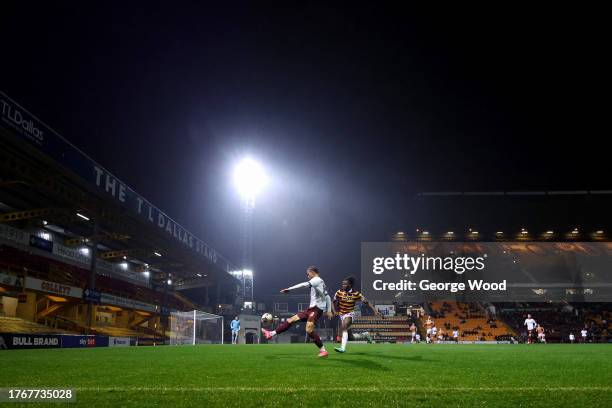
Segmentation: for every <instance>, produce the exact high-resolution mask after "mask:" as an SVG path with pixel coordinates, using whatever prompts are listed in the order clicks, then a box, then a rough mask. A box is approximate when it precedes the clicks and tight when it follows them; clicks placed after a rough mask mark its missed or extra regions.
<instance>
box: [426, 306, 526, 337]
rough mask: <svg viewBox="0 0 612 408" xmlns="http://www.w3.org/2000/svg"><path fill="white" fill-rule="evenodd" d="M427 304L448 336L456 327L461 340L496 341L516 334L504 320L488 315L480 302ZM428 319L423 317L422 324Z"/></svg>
mask: <svg viewBox="0 0 612 408" xmlns="http://www.w3.org/2000/svg"><path fill="white" fill-rule="evenodd" d="M427 306H428V309H429V310H430V311H431V317H432V319H433V320H434V323H435V325H436V327H437V328H438V330H440V329H443V330H444V332H445V335H446V336H447V337H450V336H451V334H452V331H453V330H455V329H457V330H459V340H460V341H496V340H507V339H509V338H510V337H512V336H516V333H515V332H514V330H512V329H511V328H510V327H509V326H508V325H507V324H506V323H504V322H503V321H502V320H500V319H498V318H493V317H488V316H487V313H486V311H485V310H484V308H483V307H482V306H481V305H480V304H478V303H461V302H453V301H448V302H446V301H439V302H431V303H429V304H428V305H427ZM426 320H427V316H423V317H421V326H424V325H425V321H426ZM423 334H424V333H421V336H423Z"/></svg>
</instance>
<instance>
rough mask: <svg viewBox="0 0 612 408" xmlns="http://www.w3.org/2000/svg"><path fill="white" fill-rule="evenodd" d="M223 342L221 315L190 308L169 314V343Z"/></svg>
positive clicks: (174, 344)
mask: <svg viewBox="0 0 612 408" xmlns="http://www.w3.org/2000/svg"><path fill="white" fill-rule="evenodd" d="M184 344H191V345H195V344H223V316H219V315H215V314H212V313H206V312H201V311H199V310H191V311H188V312H172V313H171V314H170V345H173V346H176V345H184Z"/></svg>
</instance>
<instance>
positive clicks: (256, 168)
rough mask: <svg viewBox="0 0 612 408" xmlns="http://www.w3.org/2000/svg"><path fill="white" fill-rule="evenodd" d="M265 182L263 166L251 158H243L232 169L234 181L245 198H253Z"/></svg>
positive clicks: (266, 179) (266, 180)
mask: <svg viewBox="0 0 612 408" xmlns="http://www.w3.org/2000/svg"><path fill="white" fill-rule="evenodd" d="M267 182H268V178H267V176H266V174H265V172H264V170H263V168H262V167H261V165H260V164H259V163H257V162H256V161H255V160H253V159H250V158H246V159H243V160H242V161H241V162H240V163H238V165H237V166H236V169H235V170H234V183H235V184H236V188H237V189H238V192H239V193H240V195H241V196H242V197H243V198H245V199H251V200H252V199H254V198H255V196H256V195H257V194H258V193H259V192H260V191H261V190H262V189H263V188H264V187H265V185H266V184H267Z"/></svg>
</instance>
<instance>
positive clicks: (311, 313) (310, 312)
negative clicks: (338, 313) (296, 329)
mask: <svg viewBox="0 0 612 408" xmlns="http://www.w3.org/2000/svg"><path fill="white" fill-rule="evenodd" d="M322 315H323V311H322V310H321V309H319V308H318V307H316V306H313V307H310V308H308V309H306V310H302V311H301V312H298V314H297V316H298V317H299V318H300V322H304V321H309V322H312V323H315V322H316V321H317V320H319V317H321V316H322Z"/></svg>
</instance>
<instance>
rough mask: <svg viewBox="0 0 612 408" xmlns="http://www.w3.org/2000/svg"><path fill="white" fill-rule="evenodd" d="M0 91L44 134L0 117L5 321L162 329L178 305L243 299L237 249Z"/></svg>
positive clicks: (161, 333)
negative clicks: (222, 248)
mask: <svg viewBox="0 0 612 408" xmlns="http://www.w3.org/2000/svg"><path fill="white" fill-rule="evenodd" d="M0 101H1V102H2V105H3V107H4V109H3V111H2V115H5V114H6V112H9V111H10V112H17V111H18V112H19V114H20V115H23V116H24V117H25V116H27V117H28V118H29V119H28V120H30V121H31V124H32V126H33V127H36V129H37V131H41V132H44V135H45V136H44V138H43V139H40V140H38V139H37V140H33V139H32V138H31V137H29V135H28V134H27V130H26V132H25V133H24V132H23V131H22V130H23V129H20V128H16V127H14V126H11V121H10V118H7V117H5V116H3V117H2V119H3V120H0V143H1V144H2V149H1V150H0V184H2V188H0V316H2V317H3V319H9V320H6V321H4V322H3V323H2V325H1V326H0V333H16V332H22V333H23V332H26V333H29V332H36V333H70V334H72V333H79V334H105V335H109V336H110V335H112V336H123V337H137V338H142V339H144V340H153V341H158V340H160V339H161V340H162V341H163V339H164V337H165V335H166V331H167V330H168V328H169V322H170V317H169V316H170V314H171V312H172V311H184V310H194V309H197V310H204V311H212V310H213V309H214V310H215V311H216V310H217V305H220V304H224V305H225V304H229V305H234V304H235V300H236V292H237V290H236V283H237V281H236V279H235V278H234V277H233V276H232V275H231V274H230V273H229V271H232V270H234V269H235V268H234V267H233V266H232V263H231V262H230V261H229V260H227V259H226V258H224V257H223V256H222V255H221V254H220V253H218V252H217V251H215V250H214V249H213V248H211V247H210V246H208V245H207V244H206V243H204V242H202V241H201V240H199V239H198V238H197V237H196V236H195V235H193V234H192V233H190V232H189V231H188V230H186V229H185V228H184V227H182V226H181V225H180V224H178V223H177V222H176V221H174V220H172V219H171V218H170V217H168V215H166V214H165V213H164V212H163V211H161V210H160V209H158V208H156V207H155V206H154V205H153V204H151V203H150V202H148V201H146V200H145V199H144V198H143V197H141V196H140V195H138V193H136V192H135V191H134V190H132V189H131V188H129V186H127V185H125V184H124V183H122V182H121V181H120V180H119V179H117V178H116V177H115V176H114V175H112V174H111V173H110V172H108V171H107V170H105V169H104V168H103V167H102V166H101V165H100V164H98V163H96V162H95V161H94V160H93V159H92V158H90V157H89V156H87V155H86V154H85V153H83V152H82V151H80V150H78V149H77V148H76V147H75V146H73V145H72V144H70V143H69V142H68V141H66V140H65V139H63V138H62V137H61V136H60V135H59V134H57V132H55V131H54V130H52V129H50V128H49V127H48V126H47V125H46V124H44V123H42V122H40V121H39V120H38V119H37V118H36V117H34V116H33V115H30V114H29V113H28V112H27V110H25V109H24V108H23V107H21V106H19V105H18V104H17V103H16V102H14V101H12V100H11V99H10V98H9V97H8V96H6V95H4V94H3V93H1V92H0ZM93 254H95V255H96V256H95V258H94V257H93V256H92V255H93ZM179 290H184V292H182V293H179ZM10 319H18V320H10ZM24 322H29V323H30V324H31V325H28V324H25V323H24ZM28 330H29V331H28Z"/></svg>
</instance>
